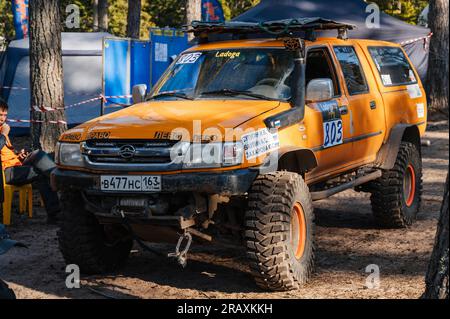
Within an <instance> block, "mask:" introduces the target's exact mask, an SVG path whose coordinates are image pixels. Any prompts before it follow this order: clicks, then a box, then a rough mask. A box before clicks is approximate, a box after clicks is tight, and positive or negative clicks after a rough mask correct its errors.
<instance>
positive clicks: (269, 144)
mask: <svg viewBox="0 0 450 319" xmlns="http://www.w3.org/2000/svg"><path fill="white" fill-rule="evenodd" d="M242 143H243V144H244V150H245V156H246V157H247V160H251V159H253V158H257V157H259V156H261V155H264V154H267V153H269V152H271V151H273V150H276V149H278V148H279V147H280V141H279V138H278V133H274V134H272V133H270V132H269V130H268V129H266V128H265V129H262V130H259V131H256V132H252V133H249V134H246V135H243V136H242Z"/></svg>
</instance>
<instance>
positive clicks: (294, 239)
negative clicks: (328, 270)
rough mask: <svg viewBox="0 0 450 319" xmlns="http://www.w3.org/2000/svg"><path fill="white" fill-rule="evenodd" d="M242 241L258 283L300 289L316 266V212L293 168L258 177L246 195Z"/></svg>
mask: <svg viewBox="0 0 450 319" xmlns="http://www.w3.org/2000/svg"><path fill="white" fill-rule="evenodd" d="M245 240H246V245H247V255H248V257H249V259H250V268H251V270H252V274H253V277H254V278H255V281H256V284H257V285H258V286H259V287H261V288H263V289H265V290H272V291H287V290H293V289H298V288H299V287H300V286H301V285H303V284H305V283H306V282H307V281H308V279H309V277H310V276H311V274H312V272H313V268H314V214H313V206H312V201H311V196H310V193H309V189H308V186H307V185H306V183H305V182H304V180H303V178H302V177H301V176H300V175H298V174H296V173H291V172H284V171H283V172H274V173H269V174H264V175H260V176H259V177H258V178H257V179H256V180H255V181H254V183H253V185H252V187H251V190H250V191H249V195H248V209H247V211H246V213H245Z"/></svg>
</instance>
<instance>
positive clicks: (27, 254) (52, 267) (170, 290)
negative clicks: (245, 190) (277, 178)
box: [0, 121, 449, 299]
mask: <svg viewBox="0 0 450 319" xmlns="http://www.w3.org/2000/svg"><path fill="white" fill-rule="evenodd" d="M425 139H428V140H430V141H431V146H429V147H423V166H424V178H423V180H424V191H423V204H422V208H421V210H420V213H419V215H418V221H417V222H416V223H415V224H414V225H413V226H412V227H410V228H408V229H395V230H391V229H388V230H387V229H380V228H379V227H377V225H376V224H375V222H374V220H373V218H372V214H371V208H370V201H369V195H368V194H365V193H357V192H354V191H352V190H351V191H346V192H343V193H341V194H338V195H336V196H333V197H331V198H329V199H327V200H323V201H319V202H316V203H315V215H316V225H317V228H316V245H317V252H316V271H315V273H314V275H313V277H312V279H311V280H310V282H309V283H308V284H307V285H305V286H304V287H302V288H301V289H300V290H297V291H291V292H282V293H278V292H277V293H272V292H265V291H262V290H260V289H259V288H257V286H256V285H255V284H254V282H253V280H252V278H251V276H250V270H249V268H248V266H247V265H246V256H245V251H244V249H242V250H239V249H238V250H236V249H230V248H223V247H222V248H221V247H206V246H195V245H194V247H193V248H192V250H191V252H190V254H189V262H188V265H187V267H186V268H185V269H182V268H181V267H180V266H178V265H177V264H176V263H175V262H172V261H168V260H167V259H166V258H163V257H157V256H155V255H153V254H151V253H148V252H144V251H142V250H141V249H140V248H138V247H135V248H134V250H133V251H132V253H131V256H130V259H129V261H128V263H127V265H126V266H125V267H124V268H123V269H121V270H120V271H117V272H115V273H112V274H108V275H104V276H89V277H88V276H82V278H81V288H79V289H68V288H66V285H65V281H66V276H67V274H66V272H65V263H64V260H63V258H62V256H61V253H60V252H59V249H58V241H57V230H58V228H57V227H56V226H49V225H47V224H46V217H45V211H44V210H43V209H42V208H40V207H39V206H35V207H34V212H35V216H34V218H32V219H27V218H26V217H25V216H20V215H18V214H17V213H15V214H14V216H13V223H12V225H11V226H10V227H8V231H9V232H10V234H11V236H12V237H13V238H14V239H17V240H19V241H21V242H23V243H26V244H27V245H28V247H29V248H28V249H20V248H15V249H12V250H11V251H10V252H9V253H8V254H6V255H3V256H1V257H0V277H2V279H4V280H5V281H6V282H7V283H8V284H9V285H10V287H11V288H12V289H13V290H14V291H15V293H16V294H17V297H18V298H105V297H107V298H164V299H165V298H238V299H243V298H258V299H259V298H261V299H265V298H419V297H420V296H421V294H422V292H423V291H424V288H425V283H424V278H425V273H426V269H427V266H428V262H429V258H430V255H431V251H432V248H433V243H434V237H435V232H436V224H437V219H438V217H439V210H440V206H441V200H442V195H443V192H444V183H445V179H446V176H447V171H448V167H449V161H448V154H449V132H448V126H447V123H446V122H445V121H441V122H434V123H433V122H432V123H430V125H429V130H428V132H427V133H426V137H425ZM13 142H14V143H16V144H26V141H24V140H23V139H20V138H19V139H15V140H14V141H13ZM36 196H37V195H36ZM35 202H36V203H38V202H39V201H38V200H36V201H35ZM152 246H153V248H155V249H157V250H159V251H161V252H167V251H168V250H172V249H173V247H172V246H168V245H152ZM369 265H377V266H378V267H379V269H380V286H379V287H378V288H376V289H369V288H368V287H367V286H366V280H367V278H368V276H369V275H370V273H369V272H366V269H367V266H369Z"/></svg>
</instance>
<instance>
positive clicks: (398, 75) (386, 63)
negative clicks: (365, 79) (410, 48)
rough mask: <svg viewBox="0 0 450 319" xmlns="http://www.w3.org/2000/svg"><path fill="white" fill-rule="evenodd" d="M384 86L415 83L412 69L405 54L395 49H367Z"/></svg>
mask: <svg viewBox="0 0 450 319" xmlns="http://www.w3.org/2000/svg"><path fill="white" fill-rule="evenodd" d="M369 52H370V55H371V56H372V59H373V61H374V62H375V65H376V66H377V69H378V72H379V74H380V77H381V81H382V82H383V85H384V86H396V85H407V84H414V83H417V79H416V76H415V74H414V71H413V68H412V67H411V65H410V64H409V62H408V59H407V58H406V56H405V54H404V53H403V51H402V50H401V49H400V48H396V47H369Z"/></svg>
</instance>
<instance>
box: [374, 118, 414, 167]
mask: <svg viewBox="0 0 450 319" xmlns="http://www.w3.org/2000/svg"><path fill="white" fill-rule="evenodd" d="M402 141H407V142H411V143H413V144H415V145H416V146H417V147H418V149H419V152H421V141H420V131H419V128H418V127H417V125H416V124H397V125H395V126H394V127H393V128H392V129H391V132H390V134H389V138H388V140H387V141H386V143H384V145H383V146H382V147H381V148H380V150H379V151H378V154H377V159H376V161H375V166H376V167H379V168H381V169H385V170H390V169H392V168H393V167H394V165H395V161H396V160H397V154H398V151H399V149H400V143H401V142H402Z"/></svg>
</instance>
